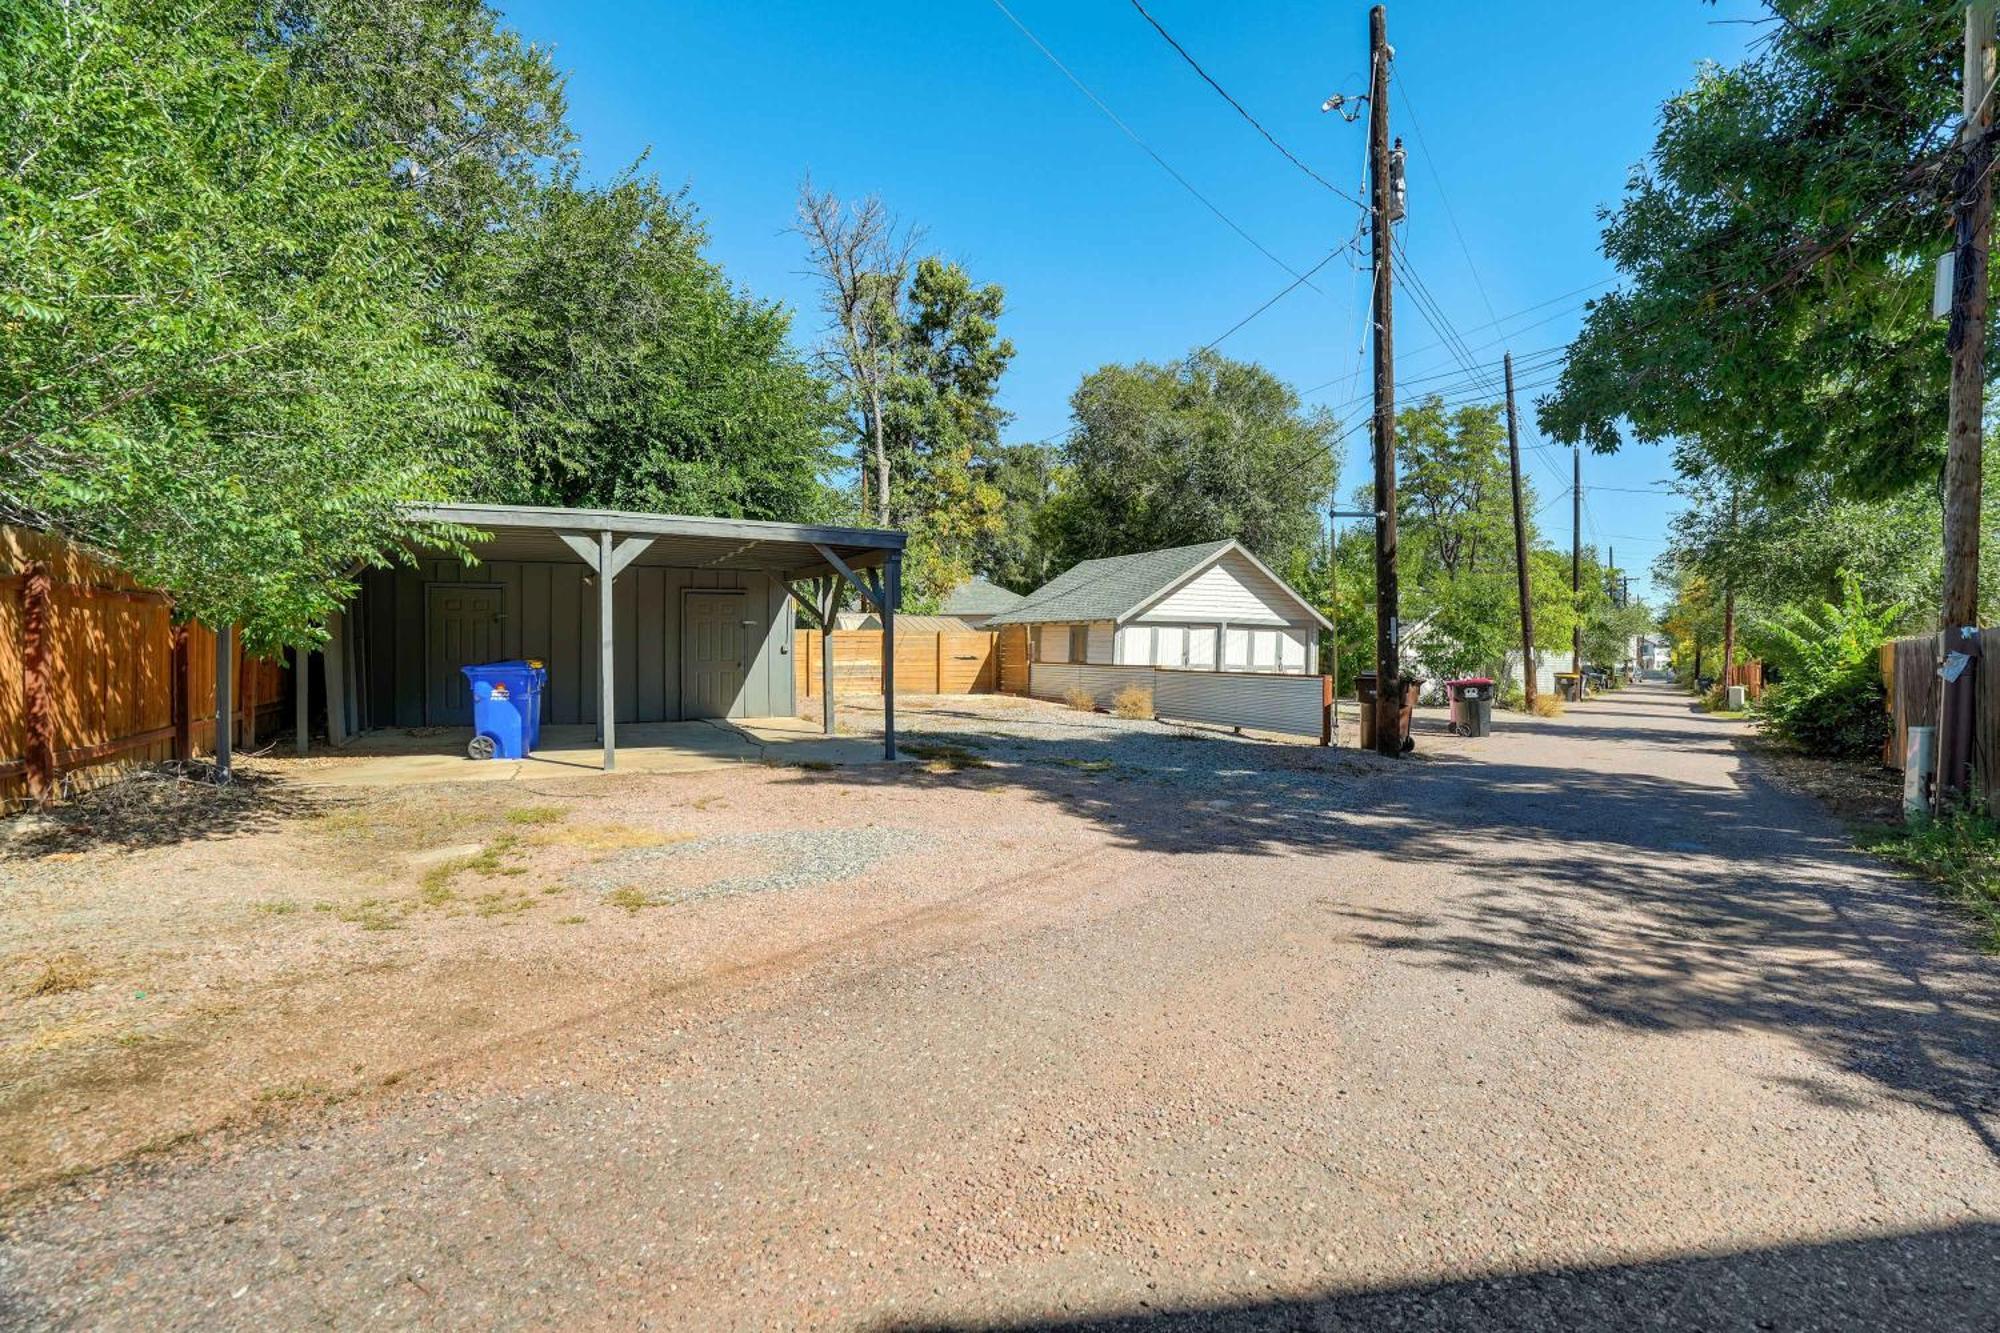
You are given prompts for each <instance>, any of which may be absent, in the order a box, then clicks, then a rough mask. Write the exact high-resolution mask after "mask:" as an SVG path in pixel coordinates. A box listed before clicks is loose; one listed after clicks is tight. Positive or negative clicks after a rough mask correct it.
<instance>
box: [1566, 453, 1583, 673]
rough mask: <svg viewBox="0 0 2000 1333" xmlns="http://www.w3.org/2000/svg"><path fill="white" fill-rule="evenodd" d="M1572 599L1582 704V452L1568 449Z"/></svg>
mask: <svg viewBox="0 0 2000 1333" xmlns="http://www.w3.org/2000/svg"><path fill="white" fill-rule="evenodd" d="M1569 473H1570V477H1569V599H1570V601H1572V602H1574V603H1575V604H1576V623H1575V624H1574V625H1572V626H1571V627H1570V631H1569V669H1570V670H1571V671H1574V672H1575V673H1576V698H1577V702H1578V703H1581V702H1583V598H1582V596H1581V594H1582V592H1583V450H1582V448H1581V447H1579V446H1577V445H1571V446H1570V449H1569Z"/></svg>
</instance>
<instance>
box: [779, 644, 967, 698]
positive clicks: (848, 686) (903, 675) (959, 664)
mask: <svg viewBox="0 0 2000 1333" xmlns="http://www.w3.org/2000/svg"><path fill="white" fill-rule="evenodd" d="M832 638H833V696H834V698H836V699H838V698H841V697H843V696H846V695H861V694H880V693H881V692H882V631H881V630H879V629H842V630H835V631H834V632H833V635H832ZM993 639H994V636H993V635H992V634H991V633H989V632H988V631H986V630H964V631H958V632H955V633H928V634H904V633H901V632H898V633H897V635H896V693H897V694H991V693H992V692H993V690H994V689H995V687H996V682H997V680H998V673H999V661H998V654H997V653H996V652H995V650H994V644H993ZM820 653H821V648H820V633H819V631H818V630H815V629H807V628H805V627H803V626H801V627H800V628H799V629H797V630H795V631H794V632H793V634H792V671H793V679H794V681H795V683H796V685H797V689H798V697H799V699H800V700H801V701H803V700H806V699H817V698H819V697H820V667H821V664H822V661H823V659H822V658H821V656H820Z"/></svg>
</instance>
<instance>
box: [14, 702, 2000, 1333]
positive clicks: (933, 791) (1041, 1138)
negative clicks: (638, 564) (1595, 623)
mask: <svg viewBox="0 0 2000 1333" xmlns="http://www.w3.org/2000/svg"><path fill="white" fill-rule="evenodd" d="M910 725H911V726H912V727H913V728H914V729H915V730H916V731H918V732H919V733H920V734H919V736H918V737H917V739H918V742H919V744H922V743H924V742H926V741H928V742H930V743H931V744H932V745H933V747H935V746H938V745H942V744H945V743H946V742H948V741H951V740H954V739H957V738H959V737H966V738H974V739H976V738H979V737H985V738H986V739H985V740H984V741H983V742H979V744H978V748H975V749H974V751H973V753H974V755H975V756H977V759H976V761H975V762H973V763H971V764H968V765H967V766H966V767H965V768H964V769H963V771H955V772H950V773H946V774H943V775H939V774H935V773H924V772H921V771H918V770H913V769H910V768H907V767H905V768H890V767H886V766H877V767H872V768H866V769H854V770H846V771H841V772H837V773H811V774H803V775H792V776H791V778H790V779H788V780H789V781H792V783H793V787H792V788H791V789H789V790H792V791H795V792H803V793H804V794H802V795H796V796H794V797H793V798H792V799H794V800H796V801H815V802H824V803H837V806H838V808H839V809H841V810H843V811H845V812H847V813H848V815H849V816H850V818H851V819H852V820H853V821H854V822H855V823H856V824H857V825H858V826H862V827H866V828H870V829H873V830H875V831H876V832H877V833H878V834H879V835H881V836H878V837H873V838H869V839H865V840H862V839H858V838H857V839H855V840H854V841H853V842H852V845H851V846H847V845H846V844H842V845H841V846H839V847H836V848H835V851H834V853H832V854H833V855H835V856H836V859H839V861H840V863H839V866H838V876H839V877H840V878H839V882H837V883H827V882H822V881H825V880H827V879H828V878H829V877H830V876H832V875H833V873H834V872H831V871H829V872H827V873H826V874H822V875H820V876H819V877H818V880H817V881H813V880H802V879H801V878H800V877H798V876H796V875H788V874H787V873H785V872H783V871H782V870H780V869H770V870H759V871H757V872H756V873H754V874H749V875H746V876H745V877H744V879H743V881H742V883H741V884H740V885H737V884H734V882H732V884H731V885H726V886H725V888H733V889H734V890H735V891H734V892H733V896H732V895H726V894H721V893H720V891H718V895H717V896H706V895H707V893H708V891H707V890H703V891H702V892H699V893H697V892H688V893H685V894H681V895H678V896H676V895H673V894H667V895H666V896H665V897H664V898H663V899H662V901H663V902H668V903H671V904H673V905H671V906H665V907H662V908H661V909H660V915H659V918H658V919H660V920H671V919H672V918H671V916H670V915H669V914H670V913H672V912H683V911H684V912H688V913H695V914H699V913H706V912H715V913H722V912H732V913H735V914H736V915H734V916H731V917H728V918H726V922H727V932H726V933H721V934H718V938H719V939H721V940H722V941H723V942H724V944H726V945H727V946H728V947H727V948H726V949H725V950H724V951H723V953H722V955H721V957H722V961H711V962H708V963H704V964H702V965H701V966H699V967H696V966H693V965H690V964H684V963H681V962H675V961H671V960H668V959H666V958H665V957H664V956H663V957H660V958H658V959H655V960H652V961H651V962H649V961H648V960H647V959H644V958H641V959H637V960H634V962H633V965H634V966H635V967H640V968H645V967H648V966H650V967H651V968H652V969H653V970H651V971H649V972H645V973H644V974H643V975H642V976H641V977H640V980H639V981H638V982H637V983H635V984H634V985H633V986H631V987H630V988H628V990H627V991H626V992H624V993H623V994H622V996H621V998H620V999H619V1001H618V1002H617V1003H615V1004H610V1003H607V1004H606V1005H604V1006H602V1007H600V1008H598V1009H596V1010H594V1011H593V1012H592V1013H590V1014H588V1015H586V1016H584V1017H579V1018H565V1019H563V1020H562V1021H560V1022H554V1021H552V1022H550V1023H548V1024H546V1025H543V1026H541V1027H531V1028H530V1029H529V1030H528V1033H527V1035H525V1036H521V1037H518V1038H514V1039H512V1040H510V1041H509V1042H507V1043H505V1044H504V1046H503V1047H498V1048H495V1049H493V1050H490V1051H488V1052H486V1053H484V1054H482V1055H481V1056H480V1057H479V1058H478V1059H477V1060H470V1061H468V1063H467V1065H466V1067H465V1068H463V1069H460V1070H457V1071H455V1072H454V1073H453V1075H452V1076H451V1077H449V1078H435V1079H430V1080H421V1079H417V1080H411V1081H410V1082H409V1083H408V1084H406V1085H403V1086H399V1087H396V1088H394V1089H390V1090H386V1091H384V1092H382V1093H380V1094H379V1095H374V1096H370V1097H363V1098H357V1099H355V1100H352V1101H346V1102H342V1103H339V1104H336V1105H333V1106H330V1107H327V1108H325V1109H321V1110H315V1111H313V1112H312V1113H311V1114H303V1113H302V1114H299V1115H296V1116H292V1117H281V1118H276V1119H274V1120H273V1121H271V1122H270V1123H268V1124H265V1125H263V1126H261V1127H257V1128H252V1129H246V1130H239V1131H233V1132H217V1133H214V1134H211V1135H207V1136H204V1137H199V1138H196V1139H195V1140H193V1141H191V1142H189V1143H186V1144H183V1145H181V1146H179V1147H175V1148H172V1149H170V1150H168V1151H166V1152H163V1153H160V1154H157V1155H153V1156H148V1157H143V1158H138V1159H135V1160H133V1161H132V1162H130V1163H128V1164H126V1165H122V1166H119V1167H115V1168H113V1169H111V1170H108V1171H105V1172H100V1173H97V1174H94V1175H89V1176H85V1177H83V1178H81V1179H79V1180H76V1181H72V1182H69V1183H66V1184H60V1185H56V1186H52V1187H49V1188H46V1189H42V1190H39V1191H37V1192H35V1193H34V1194H33V1195H31V1196H30V1197H27V1198H25V1199H21V1200H18V1201H16V1202H15V1203H14V1204H12V1205H11V1206H9V1207H8V1208H7V1209H6V1210H5V1211H4V1212H0V1325H4V1326H6V1327H22V1328H31V1327H62V1326H70V1325H73V1326H79V1327H81V1326H88V1327H94V1328H148V1329H157V1328H170V1327H171V1328H191V1327H201V1328H253V1327H255V1328H264V1327H296V1326H330V1327H356V1326H370V1327H373V1326H410V1325H416V1326H436V1327H446V1326H479V1327H500V1328H511V1327H542V1326H549V1325H557V1324H560V1325H563V1326H568V1327H599V1326H623V1327H633V1326H649V1327H659V1328H676V1329H679V1328H686V1329H735V1328H743V1329H751V1328H800V1327H842V1328H907V1329H944V1328H951V1329H993V1328H1047V1329H1072V1328H1075V1329H1082V1328H1088V1327H1103V1328H1111V1329H1121V1330H1126V1329H1129V1330H1133V1331H1134V1333H1137V1330H1142V1329H1143V1330H1151V1329H1155V1328H1158V1329H1182V1328H1189V1329H1192V1328H1203V1327H1221V1328H1238V1327H1241V1328H1331V1327H1347V1326H1355V1327H1371V1328H1374V1327H1391V1328H1396V1327H1410V1328H1544V1327H1566V1328H1568V1327H1590V1328H1606V1329H1611V1328H1619V1329H1623V1328H1633V1327H1701V1328H1737V1327H1742V1328H1756V1327H1763V1328H1780V1329H1787V1328H1848V1327H1853V1328H1863V1327H1890V1326H1893V1327H1899V1328H1940V1329H1943V1328H1971V1327H1993V1326H1994V1325H1995V1320H1996V1315H1995V1311H2000V962H1997V961H1996V960H1995V959H1993V958H1991V957H1987V956H1984V955H1981V954H1979V953H1978V952H1976V951H1975V950H1974V948H1973V947H1972V946H1971V945H1970V944H1969V943H1968V941H1967V939H1966V937H1965V935H1964V933H1963V931H1962V930H1961V929H1960V927H1959V924H1958V923H1957V922H1955V921H1954V920H1953V919H1952V918H1951V917H1950V916H1949V914H1948V913H1947V912H1946V911H1945V909H1943V908H1942V907H1940V906H1939V905H1938V903H1937V902H1936V901H1935V900H1934V899H1933V897H1932V896H1931V893H1930V891H1929V889H1928V888H1927V887H1926V886H1924V885H1922V884H1919V883H1916V882H1912V881H1909V880H1905V879H1902V878H1899V877H1897V876H1896V875H1894V874H1893V873H1891V872H1890V871H1889V870H1887V869H1886V868H1884V867H1883V866H1881V865H1879V864H1877V863H1874V862H1871V861H1869V860H1868V859H1867V858H1865V857H1862V856H1860V855H1858V854H1856V853H1854V852H1852V851H1850V850H1848V842H1847V839H1846V838H1845V837H1844V835H1843V833H1842V830H1841V829H1840V828H1839V827H1838V826H1837V825H1835V824H1834V822H1833V821H1832V820H1831V819H1830V818H1829V817H1828V816H1827V815H1826V814H1825V813H1823V812H1822V811H1821V809H1820V808H1819V807H1818V806H1816V805H1815V804H1813V803H1812V802H1811V801H1809V800H1808V799H1806V798H1804V797H1801V796H1797V795H1793V794H1791V793H1789V792H1787V791H1785V790H1783V789H1781V788H1779V787H1778V786H1776V785H1774V784H1773V783H1772V782H1771V781H1769V780H1768V779H1767V778H1766V777H1765V776H1764V775H1763V774H1762V773H1761V772H1760V771H1759V769H1758V767H1757V761H1756V760H1755V759H1754V758H1752V757H1750V756H1747V755H1746V754H1745V753H1744V752H1743V751H1741V750H1740V749H1739V748H1738V747H1737V745H1736V743H1735V740H1736V738H1737V737H1740V736H1741V735H1742V734H1743V733H1744V730H1745V728H1744V726H1743V725H1742V724H1740V723H1732V722H1726V721H1723V720H1720V719H1715V718H1710V717H1707V716H1705V715H1702V714H1698V713H1695V712H1692V711H1691V710H1690V708H1689V701H1688V699H1687V697H1686V696H1685V695H1682V694H1679V693H1677V692H1674V691H1671V690H1669V689H1668V688H1666V687H1664V686H1659V685H1644V684H1642V685H1640V686H1637V687H1634V688H1631V689H1628V690H1625V691H1623V692H1620V693H1616V694H1612V695H1608V696H1606V697H1604V698H1602V699H1600V700H1598V701H1595V702H1592V703H1590V704H1587V705H1584V706H1582V707H1577V708H1572V709H1571V711H1570V713H1569V714H1568V715H1567V716H1565V717H1562V718H1559V719H1552V720H1530V719H1523V718H1520V717H1517V716H1513V715H1505V716H1503V717H1502V718H1501V719H1500V721H1499V723H1498V726H1499V728H1500V730H1499V734H1497V735H1495V736H1493V737H1491V738H1489V739H1486V740H1482V741H1459V740H1456V739H1449V738H1445V737H1442V736H1439V735H1437V734H1436V733H1435V731H1431V732H1426V733H1425V734H1423V735H1422V737H1421V738H1420V741H1421V744H1420V749H1419V752H1418V754H1417V755H1416V756H1415V757H1413V758H1411V759H1409V760H1407V761H1404V762H1402V763H1400V764H1392V763H1389V762H1387V761H1381V760H1378V759H1376V758H1374V757H1373V756H1365V755H1356V754H1354V753H1352V752H1349V751H1336V752H1332V753H1330V754H1329V753H1326V752H1321V751H1314V750H1310V749H1304V748H1301V747H1284V746H1265V745H1251V744H1239V743H1235V742H1231V741H1227V740H1222V739H1211V740H1206V741H1203V740H1191V739H1176V738H1175V737H1173V736H1172V735H1170V734H1166V729H1159V728H1155V729H1153V732H1152V733H1149V734H1148V735H1147V737H1146V739H1145V741H1144V743H1143V744H1139V743H1137V742H1134V743H1131V744H1125V743H1122V742H1121V741H1120V740H1119V739H1118V737H1117V736H1116V735H1115V734H1112V733H1110V732H1108V731H1107V732H1105V734H1104V735H1103V736H1102V737H1101V738H1100V737H1099V736H1098V734H1097V733H1096V732H1090V731H1083V732H1078V733H1076V735H1075V736H1074V737H1073V738H1072V739H1071V740H1070V741H1069V742H1067V743H1066V744H1065V746H1064V748H1062V749H1061V751H1060V753H1059V754H1056V756H1055V757H1054V758H1053V759H1051V760H1048V761H1046V762H1037V758H1038V750H1040V749H1043V748H1046V747H1051V746H1056V745H1057V744H1058V742H1057V741H1054V740H1050V739H1048V738H1047V737H1046V736H1044V735H1043V734H1042V732H1041V731H1038V730H1037V729H1036V728H1035V727H1032V726H1022V727H1019V728H1016V729H1015V731H1014V732H1012V733H1011V734H1010V733H1008V732H1007V731H1006V729H1005V728H1004V727H1003V726H1000V725H998V724H997V723H996V722H995V715H990V714H989V712H987V711H982V709H981V708H979V707H974V706H972V705H967V706H966V707H965V708H964V709H962V710H960V711H959V713H958V714H957V715H956V717H955V715H954V712H953V710H952V709H951V708H949V707H944V706H941V707H939V708H937V709H934V710H931V712H929V713H927V714H919V715H913V717H912V719H911V724H910ZM1053 725H1055V724H1051V726H1053ZM1149 725H1150V724H1149ZM1425 725H1426V726H1429V727H1432V728H1435V727H1436V721H1435V717H1434V716H1433V717H1432V718H1430V719H1428V720H1427V721H1426V723H1425ZM1093 747H1096V748H1093ZM1100 749H1101V753H1099V750H1100ZM1194 750H1198V751H1200V753H1201V754H1202V755H1203V756H1204V761H1203V762H1202V763H1200V764H1197V765H1192V766H1190V765H1185V764H1182V763H1181V762H1179V761H1178V760H1177V759H1176V758H1175V756H1177V755H1179V754H1181V753H1183V752H1187V751H1194ZM1051 753H1054V752H1053V751H1052V752H1051ZM982 765H990V766H982ZM743 781H744V782H745V783H746V784H747V783H752V782H768V781H770V779H768V778H764V777H760V776H754V775H753V776H748V777H745V778H744V779H743ZM632 782H633V783H634V784H638V783H640V782H642V780H641V779H633V780H632ZM619 790H628V789H627V788H620V789H619ZM629 790H630V791H633V792H645V791H650V790H660V789H656V788H647V787H644V786H641V785H633V786H631V787H630V788H629ZM746 791H747V789H746ZM743 799H745V800H748V799H749V797H748V795H747V794H746V796H745V797H744V798H743ZM793 836H795V835H791V834H786V833H783V832H771V833H762V834H756V835H745V837H746V838H748V839H749V841H748V843H747V844H746V845H747V848H748V852H747V853H746V854H754V855H757V856H761V857H764V858H766V859H772V858H777V857H779V856H780V854H781V853H786V847H780V846H778V845H776V843H770V844H769V845H767V844H766V843H760V842H756V841H755V839H756V838H764V839H766V840H767V841H768V840H772V839H775V840H778V841H779V842H782V841H783V840H784V839H786V838H788V837H793ZM796 836H798V837H803V836H805V835H803V834H800V835H796ZM787 846H789V844H787ZM843 848H844V850H843ZM628 855H629V856H630V857H631V858H632V862H631V864H632V865H633V866H635V867H639V869H638V870H636V871H634V872H633V873H645V874H657V875H661V876H667V875H671V874H674V873H677V872H678V871H677V868H678V867H680V865H681V863H682V862H683V861H685V860H686V859H687V857H688V855H689V854H688V853H686V852H684V851H681V850H678V849H676V848H665V849H652V850H645V849H642V850H635V851H633V852H631V853H629V854H628ZM774 864H775V861H774ZM627 877H628V878H629V876H627ZM759 913H763V914H764V915H765V916H766V917H767V918H776V919H778V920H779V921H780V924H778V925H772V924H770V923H769V921H768V920H767V921H766V922H765V924H762V925H758V924H756V923H757V922H758V920H759ZM689 919H690V920H691V921H699V920H707V919H708V918H706V917H690V918H689ZM715 919H716V920H717V921H723V920H725V918H723V917H721V916H717V917H716V918H715ZM717 930H718V931H720V930H721V927H717Z"/></svg>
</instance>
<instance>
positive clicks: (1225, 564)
mask: <svg viewBox="0 0 2000 1333" xmlns="http://www.w3.org/2000/svg"><path fill="white" fill-rule="evenodd" d="M1134 619H1136V620H1141V621H1152V622H1157V621H1181V622H1184V623H1201V622H1206V623H1208V624H1211V625H1212V624H1216V623H1218V622H1220V621H1228V622H1229V623H1230V624H1232V625H1297V624H1301V623H1303V622H1305V621H1306V620H1309V619H1310V617H1308V616H1307V615H1306V614H1305V612H1304V611H1302V610H1301V609H1300V608H1299V606H1298V603H1297V602H1295V601H1294V600H1293V599H1292V596H1291V594H1290V593H1288V592H1286V591H1285V589H1284V588H1282V587H1281V586H1279V585H1278V584H1277V583H1276V582H1275V581H1274V580H1272V579H1269V578H1267V577H1265V576H1264V575H1263V574H1262V573H1260V572H1259V571H1258V569H1257V567H1256V566H1255V565H1253V564H1251V563H1250V562H1249V561H1248V560H1245V559H1244V558H1243V557H1242V556H1241V555H1239V554H1238V553H1236V552H1235V551H1230V552H1229V553H1228V554H1226V555H1224V556H1223V557H1222V559H1220V560H1218V561H1216V562H1215V563H1214V564H1212V565H1210V566H1209V567H1208V568H1207V569H1204V570H1203V571H1201V573H1199V574H1197V575H1195V576H1194V577H1193V578H1192V579H1189V580H1188V581H1187V582H1186V583H1184V584H1182V585H1181V586H1180V587H1178V588H1176V589H1174V590H1173V591H1172V592H1170V593H1168V594H1167V595H1166V596H1165V597H1163V598H1161V599H1160V600H1159V601H1157V602H1155V603H1153V604H1152V605H1151V606H1148V607H1146V608H1145V609H1144V610H1142V611H1141V612H1140V613H1139V614H1138V615H1137V616H1136V617H1134Z"/></svg>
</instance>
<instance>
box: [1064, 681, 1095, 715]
mask: <svg viewBox="0 0 2000 1333" xmlns="http://www.w3.org/2000/svg"><path fill="white" fill-rule="evenodd" d="M1063 702H1064V703H1066V704H1068V705H1069V706H1070V707H1071V708H1074V709H1075V710H1076V711H1077V712H1079V713H1095V712H1096V711H1097V696H1096V695H1094V694H1092V693H1091V692H1090V691H1089V690H1086V689H1084V688H1083V687H1082V686H1081V685H1076V686H1072V687H1071V688H1069V689H1068V690H1066V691H1064V692H1063Z"/></svg>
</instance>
